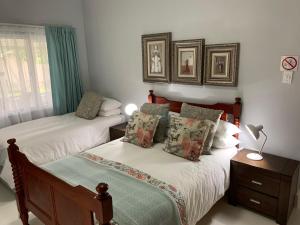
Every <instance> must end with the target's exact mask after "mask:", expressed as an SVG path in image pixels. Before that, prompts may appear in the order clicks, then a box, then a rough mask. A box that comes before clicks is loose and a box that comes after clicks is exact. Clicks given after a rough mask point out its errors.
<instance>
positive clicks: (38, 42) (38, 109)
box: [0, 24, 53, 128]
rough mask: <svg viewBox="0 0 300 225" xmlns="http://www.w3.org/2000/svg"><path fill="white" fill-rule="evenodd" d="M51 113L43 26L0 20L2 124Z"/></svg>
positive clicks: (0, 107) (0, 118)
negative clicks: (11, 23) (9, 23)
mask: <svg viewBox="0 0 300 225" xmlns="http://www.w3.org/2000/svg"><path fill="white" fill-rule="evenodd" d="M52 113H53V105H52V95H51V82H50V72H49V64H48V53H47V43H46V37H45V30H44V28H43V27H33V26H22V25H7V24H0V128H1V127H5V126H9V125H11V124H15V123H20V122H25V121H29V120H32V119H37V118H40V117H44V116H49V115H52Z"/></svg>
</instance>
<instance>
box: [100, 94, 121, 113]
mask: <svg viewBox="0 0 300 225" xmlns="http://www.w3.org/2000/svg"><path fill="white" fill-rule="evenodd" d="M121 105H122V103H121V102H119V101H117V100H116V99H113V98H105V97H104V101H103V103H102V105H101V109H100V110H101V111H105V112H107V111H111V110H114V109H118V108H120V107H121Z"/></svg>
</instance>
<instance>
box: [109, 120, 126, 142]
mask: <svg viewBox="0 0 300 225" xmlns="http://www.w3.org/2000/svg"><path fill="white" fill-rule="evenodd" d="M126 126H127V122H125V123H121V124H118V125H115V126H113V127H110V128H109V136H110V140H111V141H113V140H116V139H119V138H121V137H124V135H125V130H126Z"/></svg>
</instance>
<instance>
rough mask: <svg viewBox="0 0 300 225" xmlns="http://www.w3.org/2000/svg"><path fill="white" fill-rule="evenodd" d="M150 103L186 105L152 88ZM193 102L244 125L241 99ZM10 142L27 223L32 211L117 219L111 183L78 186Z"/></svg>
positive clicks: (47, 217) (54, 218)
mask: <svg viewBox="0 0 300 225" xmlns="http://www.w3.org/2000/svg"><path fill="white" fill-rule="evenodd" d="M148 102H149V103H157V104H164V103H169V104H170V109H171V111H174V112H180V108H181V104H182V102H180V101H172V100H168V99H167V98H164V97H162V96H156V95H155V94H154V92H153V91H152V90H151V91H150V94H149V96H148ZM192 105H196V106H201V107H205V108H211V109H218V110H224V114H223V116H222V119H224V120H226V119H227V118H228V115H229V114H231V115H233V121H232V122H233V123H234V124H235V125H237V126H239V124H240V117H241V107H242V104H241V99H240V98H236V99H235V102H233V103H216V104H212V105H208V104H195V103H192ZM8 144H9V147H8V154H9V159H10V162H11V165H12V170H13V177H14V183H15V190H16V200H17V205H18V210H19V213H20V218H21V220H22V223H23V225H28V213H29V212H32V213H33V214H34V215H35V216H36V217H38V218H39V219H40V220H41V221H42V222H43V223H45V224H47V225H57V224H60V225H94V224H95V221H94V218H97V220H98V221H99V224H101V225H103V224H104V225H109V224H110V221H111V220H112V218H113V207H112V206H113V202H112V198H113V196H110V194H109V193H108V184H105V183H99V185H98V186H97V188H96V190H95V192H92V191H90V190H88V189H86V188H85V187H83V186H80V185H79V186H75V187H74V186H72V185H70V184H69V183H66V182H65V181H63V180H61V179H59V178H58V177H56V176H54V175H53V174H51V173H48V172H47V171H45V170H43V169H41V168H40V167H38V166H36V165H34V164H32V163H31V162H30V161H29V160H28V159H27V157H26V155H25V154H24V153H22V152H21V151H19V147H18V146H17V145H16V139H10V140H8ZM103 146H104V145H103ZM103 146H102V147H103ZM99 182H100V181H99ZM93 215H95V217H94V216H93Z"/></svg>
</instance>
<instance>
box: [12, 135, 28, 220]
mask: <svg viewBox="0 0 300 225" xmlns="http://www.w3.org/2000/svg"><path fill="white" fill-rule="evenodd" d="M7 143H8V144H9V146H8V149H7V151H8V157H9V161H10V163H11V167H12V172H13V178H14V182H15V189H16V200H17V206H18V210H19V215H20V219H21V220H22V223H23V225H29V224H28V209H27V208H26V205H25V194H24V187H23V181H22V175H21V173H22V171H21V170H20V167H19V166H18V163H20V161H18V160H17V159H16V152H18V151H19V147H18V146H17V145H16V139H14V138H13V139H9V140H8V141H7ZM17 162H18V163H17Z"/></svg>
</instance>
